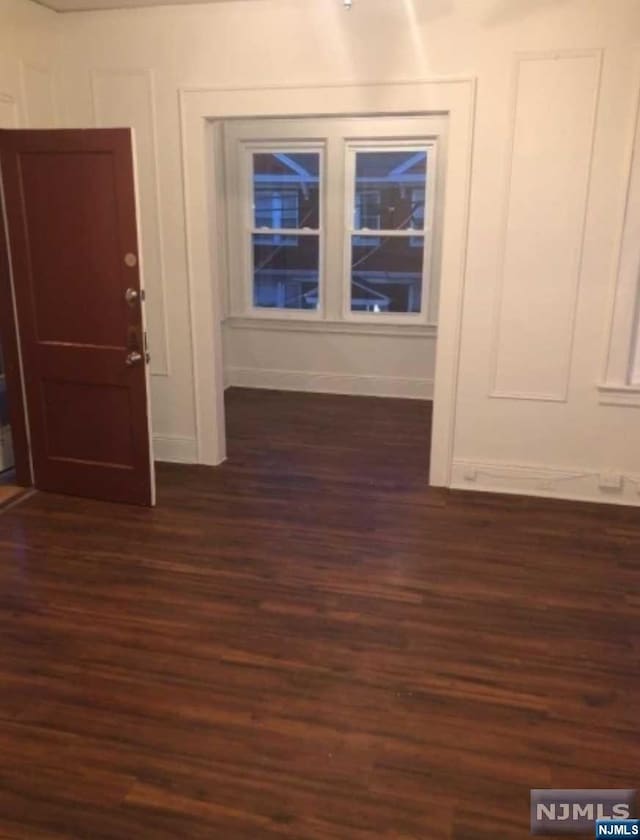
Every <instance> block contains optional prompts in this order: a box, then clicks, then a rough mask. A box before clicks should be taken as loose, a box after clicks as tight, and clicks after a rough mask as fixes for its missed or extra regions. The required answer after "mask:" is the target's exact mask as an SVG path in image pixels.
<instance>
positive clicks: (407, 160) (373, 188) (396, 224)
mask: <svg viewBox="0 0 640 840" xmlns="http://www.w3.org/2000/svg"><path fill="white" fill-rule="evenodd" d="M434 162H435V145H434V144H433V143H413V142H412V143H397V142H393V141H381V142H373V143H372V142H364V143H350V144H348V145H347V165H346V173H347V176H346V182H347V183H346V187H347V192H348V197H347V213H346V220H345V221H346V242H345V254H346V259H347V263H346V271H345V275H346V276H347V278H348V285H347V286H346V289H347V292H348V300H347V302H346V314H348V313H351V314H368V315H380V314H387V315H389V314H390V315H400V316H402V315H404V316H406V315H410V316H414V317H415V316H420V315H421V314H422V313H424V312H425V309H426V305H427V304H426V296H427V290H428V283H429V259H428V256H429V254H428V245H429V240H430V234H431V228H432V222H431V219H432V205H433V200H432V198H433V189H432V190H431V191H430V190H429V188H428V187H429V186H432V184H433V183H434V182H435V179H432V180H429V179H428V174H429V175H430V174H431V169H432V167H433V168H435V164H434Z"/></svg>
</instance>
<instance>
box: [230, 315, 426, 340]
mask: <svg viewBox="0 0 640 840" xmlns="http://www.w3.org/2000/svg"><path fill="white" fill-rule="evenodd" d="M222 323H223V326H224V327H228V328H230V329H233V330H262V331H267V332H268V331H276V332H315V333H342V334H344V335H388V336H396V337H399V338H433V339H435V338H437V335H438V327H437V326H436V325H435V324H419V325H418V324H372V323H366V324H358V323H355V322H353V321H305V320H294V319H293V318H282V319H278V318H260V317H255V318H238V317H231V318H225V319H224V321H223V322H222Z"/></svg>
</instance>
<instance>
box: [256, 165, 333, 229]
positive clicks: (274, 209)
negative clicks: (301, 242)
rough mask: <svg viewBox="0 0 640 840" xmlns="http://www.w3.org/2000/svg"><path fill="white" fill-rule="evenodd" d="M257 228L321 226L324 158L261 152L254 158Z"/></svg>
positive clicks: (314, 227)
mask: <svg viewBox="0 0 640 840" xmlns="http://www.w3.org/2000/svg"><path fill="white" fill-rule="evenodd" d="M253 208H254V226H255V227H256V228H276V229H277V228H313V229H314V230H317V229H318V228H319V227H320V224H319V222H320V155H319V154H318V153H317V152H268V153H267V152H259V153H257V154H254V155H253Z"/></svg>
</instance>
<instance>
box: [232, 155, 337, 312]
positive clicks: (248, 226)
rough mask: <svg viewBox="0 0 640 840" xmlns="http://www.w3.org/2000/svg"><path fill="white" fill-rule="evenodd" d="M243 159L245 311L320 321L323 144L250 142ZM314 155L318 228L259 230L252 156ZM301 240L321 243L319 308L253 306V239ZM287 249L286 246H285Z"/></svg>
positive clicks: (321, 245) (320, 246) (320, 254)
mask: <svg viewBox="0 0 640 840" xmlns="http://www.w3.org/2000/svg"><path fill="white" fill-rule="evenodd" d="M239 151H240V154H241V156H242V159H243V160H242V165H241V166H242V168H241V172H242V175H241V190H242V199H241V200H242V231H243V239H244V246H243V247H242V249H241V251H242V276H243V284H242V285H243V289H244V296H245V298H244V310H245V311H246V313H247V314H248V316H249V317H253V318H297V319H302V320H318V319H319V318H321V317H322V310H323V298H324V223H323V222H324V191H325V190H324V183H325V181H324V177H325V176H324V170H325V165H324V153H325V148H324V143H321V142H317V141H308V140H287V141H286V142H278V141H259V142H256V141H247V142H242V143H241V145H240V149H239ZM274 152H278V153H281V154H296V153H300V152H303V153H311V154H317V155H318V158H319V160H318V167H319V169H318V171H319V184H320V189H319V207H318V222H319V226H318V228H317V229H316V228H308V227H307V228H258V227H256V226H255V208H254V184H253V156H254V155H255V154H261V153H264V154H273V153H274ZM254 236H273V237H278V236H280V237H285V236H287V237H292V236H296V237H301V236H312V237H315V238H316V239H317V240H318V306H317V307H316V308H315V309H285V308H284V307H266V306H255V305H254V302H253V301H254V266H253V237H254ZM282 247H287V246H284V245H283V246H282Z"/></svg>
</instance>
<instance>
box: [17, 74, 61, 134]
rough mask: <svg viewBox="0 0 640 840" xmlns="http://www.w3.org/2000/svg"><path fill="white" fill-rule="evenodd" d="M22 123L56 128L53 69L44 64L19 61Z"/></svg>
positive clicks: (29, 126) (32, 126) (35, 126)
mask: <svg viewBox="0 0 640 840" xmlns="http://www.w3.org/2000/svg"><path fill="white" fill-rule="evenodd" d="M20 86H21V88H22V107H23V114H24V124H25V126H26V127H27V128H56V127H57V126H58V124H59V120H58V106H57V102H56V95H55V81H54V75H53V71H52V70H51V68H50V67H48V66H47V65H44V64H34V63H32V62H28V61H21V62H20Z"/></svg>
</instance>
